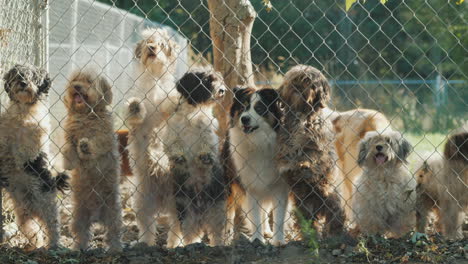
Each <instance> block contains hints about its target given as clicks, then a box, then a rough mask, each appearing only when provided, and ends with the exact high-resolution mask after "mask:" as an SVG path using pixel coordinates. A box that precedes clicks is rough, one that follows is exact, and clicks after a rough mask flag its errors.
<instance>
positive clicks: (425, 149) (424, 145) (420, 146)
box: [405, 133, 447, 172]
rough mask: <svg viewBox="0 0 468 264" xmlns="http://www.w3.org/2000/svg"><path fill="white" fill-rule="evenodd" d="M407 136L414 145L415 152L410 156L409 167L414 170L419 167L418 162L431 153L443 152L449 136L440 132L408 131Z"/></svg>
mask: <svg viewBox="0 0 468 264" xmlns="http://www.w3.org/2000/svg"><path fill="white" fill-rule="evenodd" d="M405 138H406V139H407V140H409V142H410V143H411V145H412V146H413V152H412V153H411V155H410V156H409V158H408V162H409V164H408V166H409V169H410V170H411V171H412V172H414V170H416V169H417V168H416V167H415V166H417V164H418V163H419V162H421V160H422V159H424V158H427V157H428V156H430V155H438V154H442V153H443V147H444V143H445V140H446V139H447V136H446V135H444V134H438V133H428V134H412V133H406V134H405Z"/></svg>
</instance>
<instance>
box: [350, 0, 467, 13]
mask: <svg viewBox="0 0 468 264" xmlns="http://www.w3.org/2000/svg"><path fill="white" fill-rule="evenodd" d="M357 1H358V0H346V2H345V5H346V11H348V10H349V9H350V8H351V6H352V5H353V4H354V3H356V2H357ZM387 1H388V0H380V3H382V4H385V3H387ZM459 1H462V2H463V1H464V0H459ZM364 2H366V0H364Z"/></svg>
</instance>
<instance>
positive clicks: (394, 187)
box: [352, 131, 416, 237]
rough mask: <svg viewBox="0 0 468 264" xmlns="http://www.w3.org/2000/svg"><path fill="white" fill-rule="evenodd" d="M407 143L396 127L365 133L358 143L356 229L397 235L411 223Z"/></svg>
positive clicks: (411, 186)
mask: <svg viewBox="0 0 468 264" xmlns="http://www.w3.org/2000/svg"><path fill="white" fill-rule="evenodd" d="M410 151H411V145H410V143H409V142H408V141H407V140H406V139H404V138H403V137H402V135H401V134H400V133H399V132H396V131H385V132H380V131H373V132H369V133H367V134H366V136H365V138H364V139H363V140H362V141H361V143H360V147H359V156H358V164H359V166H361V167H362V169H363V171H362V174H361V175H360V176H359V178H358V179H357V181H356V188H355V191H354V194H353V200H352V201H353V204H352V205H353V213H354V217H353V219H354V221H355V223H356V230H357V231H360V232H362V233H364V234H386V235H388V236H392V237H400V236H401V235H403V234H405V233H406V232H409V231H410V230H411V228H412V227H413V226H414V223H415V213H414V205H415V200H416V193H415V188H416V181H415V180H414V178H413V176H412V175H411V173H410V172H409V170H408V168H406V167H405V166H404V165H405V164H406V159H407V157H408V155H409V153H410Z"/></svg>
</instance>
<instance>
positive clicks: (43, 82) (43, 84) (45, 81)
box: [37, 69, 52, 94]
mask: <svg viewBox="0 0 468 264" xmlns="http://www.w3.org/2000/svg"><path fill="white" fill-rule="evenodd" d="M38 74H39V76H38V77H39V78H38V79H39V83H38V84H37V86H38V88H39V93H42V94H48V93H49V89H50V87H51V86H52V80H51V79H50V76H49V73H48V72H47V71H46V70H44V69H39V70H38Z"/></svg>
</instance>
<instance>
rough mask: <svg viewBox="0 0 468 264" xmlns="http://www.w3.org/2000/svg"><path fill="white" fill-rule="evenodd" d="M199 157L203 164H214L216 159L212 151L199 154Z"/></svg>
mask: <svg viewBox="0 0 468 264" xmlns="http://www.w3.org/2000/svg"><path fill="white" fill-rule="evenodd" d="M198 159H199V160H200V162H201V164H203V165H206V166H209V165H213V163H214V159H213V156H212V155H211V153H202V154H200V155H198Z"/></svg>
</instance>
